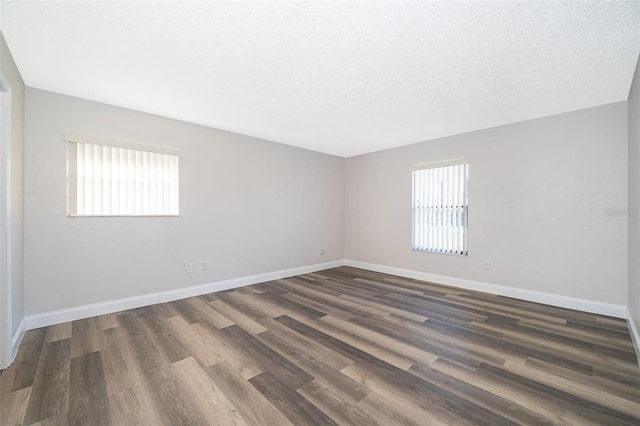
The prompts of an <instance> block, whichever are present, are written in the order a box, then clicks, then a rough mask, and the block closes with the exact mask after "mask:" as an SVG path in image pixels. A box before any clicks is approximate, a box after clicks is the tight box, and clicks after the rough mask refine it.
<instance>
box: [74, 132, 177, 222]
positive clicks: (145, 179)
mask: <svg viewBox="0 0 640 426" xmlns="http://www.w3.org/2000/svg"><path fill="white" fill-rule="evenodd" d="M66 140H67V214H68V215H69V216H178V214H179V161H178V160H179V158H178V151H177V150H175V149H172V148H165V147H159V146H153V145H142V144H135V143H131V142H124V141H115V140H109V139H103V138H96V137H92V136H83V135H75V134H67V135H66Z"/></svg>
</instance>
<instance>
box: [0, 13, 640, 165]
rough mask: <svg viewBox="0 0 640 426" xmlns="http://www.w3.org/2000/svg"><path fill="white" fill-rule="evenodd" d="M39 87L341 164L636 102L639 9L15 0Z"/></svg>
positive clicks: (26, 61) (13, 35) (13, 18)
mask: <svg viewBox="0 0 640 426" xmlns="http://www.w3.org/2000/svg"><path fill="white" fill-rule="evenodd" d="M1 7H2V13H1V29H2V32H3V34H4V36H5V38H6V40H7V44H8V45H9V47H10V49H11V51H12V53H13V56H14V58H15V61H16V63H17V65H18V68H19V69H20V71H21V73H22V76H23V78H24V80H25V83H26V84H27V85H28V86H31V87H36V88H41V89H45V90H50V91H54V92H58V93H63V94H68V95H72V96H78V97H81V98H86V99H91V100H95V101H100V102H105V103H108V104H113V105H118V106H123V107H127V108H132V109H136V110H140V111H145V112H150V113H154V114H159V115H162V116H167V117H172V118H177V119H180V120H185V121H189V122H193V123H198V124H203V125H206V126H210V127H215V128H219V129H224V130H229V131H233V132H238V133H243V134H246V135H251V136H257V137H261V138H264V139H270V140H273V141H277V142H282V143H285V144H290V145H296V146H300V147H304V148H308V149H312V150H316V151H321V152H327V153H330V154H335V155H340V156H345V157H348V156H353V155H357V154H361V153H366V152H371V151H377V150H381V149H385V148H390V147H394V146H399V145H405V144H410V143H414V142H420V141H425V140H429V139H434V138H438V137H443V136H449V135H453V134H459V133H463V132H468V131H473V130H478V129H483V128H488V127H493V126H497V125H502V124H507V123H512V122H516V121H522V120H527V119H531V118H537V117H542V116H547V115H552V114H557V113H562V112H566V111H571V110H576V109H582V108H587V107H591V106H595V105H601V104H605V103H610V102H616V101H621V100H625V99H626V98H627V95H628V93H629V87H630V84H631V79H632V76H633V71H634V67H635V63H636V61H637V59H638V53H639V50H640V2H638V1H630V2H624V1H617V2H593V1H590V2H455V3H454V2H255V3H254V2H113V1H111V2H95V1H91V2H28V1H20V2H13V1H3V2H2V5H1Z"/></svg>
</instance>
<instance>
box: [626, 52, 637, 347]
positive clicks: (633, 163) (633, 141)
mask: <svg viewBox="0 0 640 426" xmlns="http://www.w3.org/2000/svg"><path fill="white" fill-rule="evenodd" d="M628 102H629V219H628V220H629V294H628V298H629V312H630V314H631V318H630V320H631V321H633V323H634V325H635V329H636V330H640V61H638V64H636V72H635V75H634V77H633V82H632V84H631V90H630V92H629V100H628ZM636 337H637V336H636ZM636 344H637V345H638V346H637V349H636V350H637V351H638V358H639V359H640V342H638V341H636Z"/></svg>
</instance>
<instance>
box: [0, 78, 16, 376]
mask: <svg viewBox="0 0 640 426" xmlns="http://www.w3.org/2000/svg"><path fill="white" fill-rule="evenodd" d="M11 249H12V245H11V86H10V85H9V81H8V80H7V78H6V76H5V75H4V73H3V72H2V70H1V69H0V368H5V367H7V366H8V365H9V364H10V363H11V362H12V361H13V336H12V335H13V326H12V323H11V322H12V313H11V300H12V299H11V286H12V282H11V281H12V271H11Z"/></svg>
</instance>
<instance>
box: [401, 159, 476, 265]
mask: <svg viewBox="0 0 640 426" xmlns="http://www.w3.org/2000/svg"><path fill="white" fill-rule="evenodd" d="M468 186H469V162H468V161H466V160H464V161H455V162H448V163H438V164H431V165H423V166H420V167H417V168H416V169H415V170H413V172H412V205H413V239H412V249H413V250H416V251H424V252H431V253H443V254H456V255H464V256H466V255H467V254H468V247H467V231H468V229H467V228H468V226H467V225H468V219H469V202H468Z"/></svg>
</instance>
